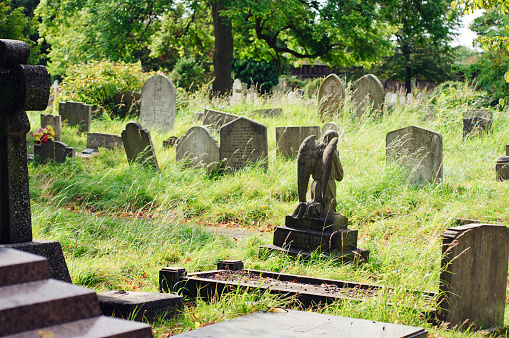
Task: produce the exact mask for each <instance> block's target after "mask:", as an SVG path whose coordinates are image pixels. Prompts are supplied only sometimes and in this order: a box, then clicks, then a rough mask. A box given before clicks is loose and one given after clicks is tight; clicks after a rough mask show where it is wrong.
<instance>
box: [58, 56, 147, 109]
mask: <svg viewBox="0 0 509 338" xmlns="http://www.w3.org/2000/svg"><path fill="white" fill-rule="evenodd" d="M152 75H153V73H144V72H143V71H142V68H141V63H139V62H138V63H124V62H118V63H116V62H109V61H90V62H89V63H87V64H79V65H75V66H72V67H70V68H69V69H68V70H67V74H66V76H65V77H64V79H63V81H62V85H61V86H60V89H61V97H60V98H59V101H68V100H73V101H78V102H84V103H86V104H91V105H101V106H103V107H104V108H105V109H106V111H109V112H111V111H112V110H113V107H114V105H115V104H114V101H113V99H114V97H115V95H116V94H117V93H120V92H123V91H126V90H135V91H138V92H139V91H141V88H142V87H143V84H144V83H145V81H146V80H147V79H148V78H149V77H150V76H152Z"/></svg>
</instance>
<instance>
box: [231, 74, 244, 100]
mask: <svg viewBox="0 0 509 338" xmlns="http://www.w3.org/2000/svg"><path fill="white" fill-rule="evenodd" d="M243 96H244V94H243V85H242V82H241V81H240V80H239V79H235V81H233V87H232V97H231V100H230V103H231V105H232V106H233V105H236V104H240V103H242V98H243Z"/></svg>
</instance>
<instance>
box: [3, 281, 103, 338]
mask: <svg viewBox="0 0 509 338" xmlns="http://www.w3.org/2000/svg"><path fill="white" fill-rule="evenodd" d="M0 299H1V301H0V336H4V335H9V334H15V333H20V332H24V331H30V330H35V329H39V328H44V327H47V326H52V325H59V324H63V323H68V322H73V321H76V320H80V319H86V318H90V317H95V316H99V315H100V310H99V304H98V301H97V295H96V293H95V292H94V291H92V290H88V289H85V288H82V287H79V286H75V285H72V284H69V283H65V282H61V281H57V280H54V279H47V280H42V281H35V282H30V283H23V284H18V285H10V286H5V287H2V288H0Z"/></svg>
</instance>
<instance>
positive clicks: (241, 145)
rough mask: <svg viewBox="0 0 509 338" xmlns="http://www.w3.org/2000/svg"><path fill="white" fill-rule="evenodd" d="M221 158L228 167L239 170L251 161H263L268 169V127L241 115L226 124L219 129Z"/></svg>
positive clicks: (263, 164)
mask: <svg viewBox="0 0 509 338" xmlns="http://www.w3.org/2000/svg"><path fill="white" fill-rule="evenodd" d="M219 139H220V146H219V158H220V160H222V161H225V165H226V168H227V169H228V168H230V169H232V170H239V169H242V168H244V167H246V166H247V165H248V164H249V163H257V162H258V161H262V166H263V167H264V168H265V169H268V166H269V159H268V154H269V151H268V143H267V127H266V126H265V125H263V124H261V123H258V122H255V121H253V120H250V119H247V118H245V117H240V118H238V119H236V120H234V121H232V122H230V123H227V124H225V125H224V126H222V127H221V129H220V130H219Z"/></svg>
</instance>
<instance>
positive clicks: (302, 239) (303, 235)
mask: <svg viewBox="0 0 509 338" xmlns="http://www.w3.org/2000/svg"><path fill="white" fill-rule="evenodd" d="M273 244H274V245H276V246H279V247H282V248H288V247H291V248H293V249H301V250H308V251H316V250H320V251H327V252H330V251H334V250H336V251H344V250H350V249H356V248H357V230H352V229H340V230H337V231H327V230H323V231H315V230H308V229H292V228H289V227H287V226H279V227H276V230H275V232H274V241H273Z"/></svg>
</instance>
